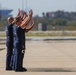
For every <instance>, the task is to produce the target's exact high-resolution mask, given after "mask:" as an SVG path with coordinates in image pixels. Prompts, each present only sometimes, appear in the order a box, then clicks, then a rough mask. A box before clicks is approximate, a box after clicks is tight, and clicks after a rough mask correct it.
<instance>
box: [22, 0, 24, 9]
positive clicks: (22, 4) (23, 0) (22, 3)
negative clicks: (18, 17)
mask: <svg viewBox="0 0 76 75" xmlns="http://www.w3.org/2000/svg"><path fill="white" fill-rule="evenodd" d="M22 10H24V0H22Z"/></svg>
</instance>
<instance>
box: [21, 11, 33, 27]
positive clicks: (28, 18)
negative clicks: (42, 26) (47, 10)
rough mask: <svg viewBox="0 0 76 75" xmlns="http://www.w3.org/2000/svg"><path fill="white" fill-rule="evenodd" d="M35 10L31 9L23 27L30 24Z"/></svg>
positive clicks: (22, 24)
mask: <svg viewBox="0 0 76 75" xmlns="http://www.w3.org/2000/svg"><path fill="white" fill-rule="evenodd" d="M32 15H33V11H32V10H30V12H29V15H28V16H27V17H26V18H25V19H24V20H23V21H22V23H21V27H22V28H26V26H27V25H28V24H29V22H30V20H31V19H32Z"/></svg>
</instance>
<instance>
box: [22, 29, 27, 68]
mask: <svg viewBox="0 0 76 75" xmlns="http://www.w3.org/2000/svg"><path fill="white" fill-rule="evenodd" d="M25 31H26V29H25V28H24V29H22V46H23V48H22V50H25ZM23 58H24V53H22V68H23Z"/></svg>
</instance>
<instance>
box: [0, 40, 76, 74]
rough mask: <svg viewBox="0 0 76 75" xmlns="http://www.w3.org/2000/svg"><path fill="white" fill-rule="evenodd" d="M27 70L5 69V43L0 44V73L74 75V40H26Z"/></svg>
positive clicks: (75, 64)
mask: <svg viewBox="0 0 76 75" xmlns="http://www.w3.org/2000/svg"><path fill="white" fill-rule="evenodd" d="M26 47H27V48H26V53H25V57H24V67H26V68H27V72H14V71H6V70H5V62H6V45H5V44H0V75H21V74H22V75H76V40H71V41H70V40H68V41H67V40H62V41H61V40H60V41H59V40H57V41H56V40H55V41H54V40H53V41H41V40H40V41H32V40H31V41H26Z"/></svg>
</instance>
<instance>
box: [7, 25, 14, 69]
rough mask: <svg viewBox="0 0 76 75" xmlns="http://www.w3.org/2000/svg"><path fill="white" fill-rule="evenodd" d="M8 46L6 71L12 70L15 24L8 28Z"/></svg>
mask: <svg viewBox="0 0 76 75" xmlns="http://www.w3.org/2000/svg"><path fill="white" fill-rule="evenodd" d="M6 46H7V54H6V70H11V67H10V64H11V57H12V52H13V24H8V25H7V26H6Z"/></svg>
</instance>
